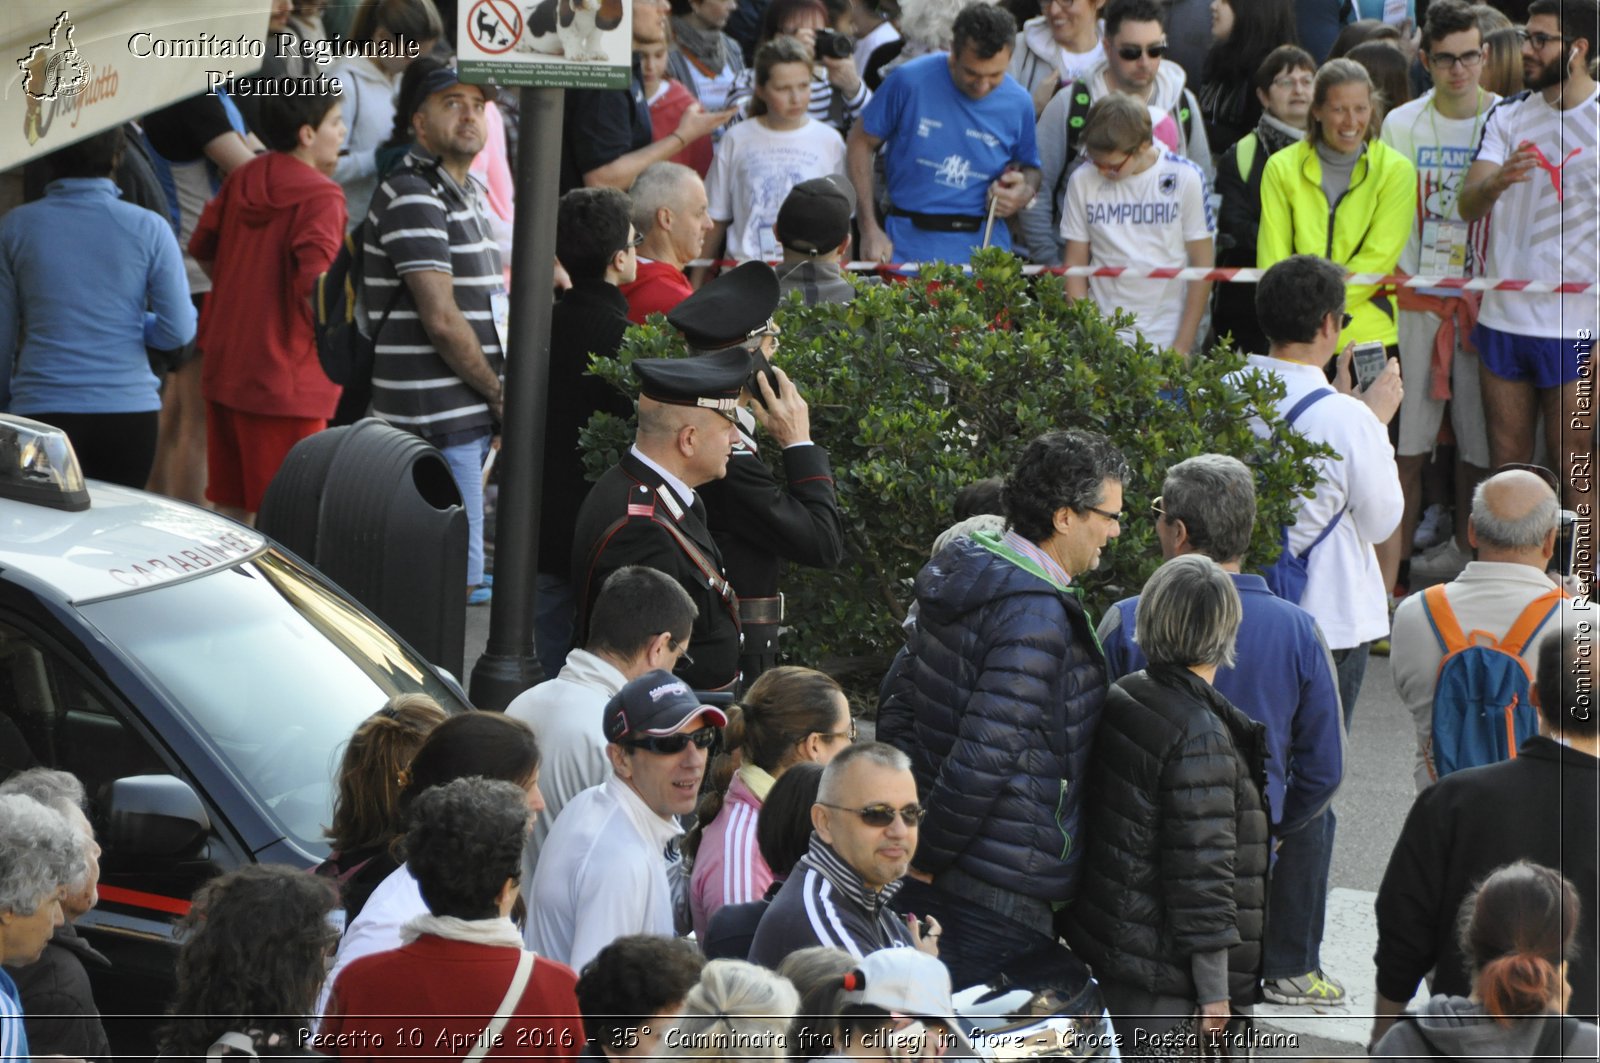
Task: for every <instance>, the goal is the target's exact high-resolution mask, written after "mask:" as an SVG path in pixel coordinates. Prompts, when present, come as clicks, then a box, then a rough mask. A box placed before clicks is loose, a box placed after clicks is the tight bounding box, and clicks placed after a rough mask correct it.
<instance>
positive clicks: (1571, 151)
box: [1475, 91, 1600, 340]
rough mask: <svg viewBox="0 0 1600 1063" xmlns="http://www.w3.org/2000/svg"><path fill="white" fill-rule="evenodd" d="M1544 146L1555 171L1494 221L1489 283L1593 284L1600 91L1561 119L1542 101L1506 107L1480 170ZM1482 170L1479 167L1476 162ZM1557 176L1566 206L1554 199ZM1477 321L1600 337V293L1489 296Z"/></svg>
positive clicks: (1535, 332)
mask: <svg viewBox="0 0 1600 1063" xmlns="http://www.w3.org/2000/svg"><path fill="white" fill-rule="evenodd" d="M1525 140H1526V141H1531V142H1533V143H1534V144H1536V145H1538V147H1539V150H1540V151H1542V152H1543V153H1544V157H1545V159H1547V160H1548V161H1549V163H1550V165H1551V167H1552V169H1553V170H1554V172H1552V170H1547V169H1546V168H1544V167H1543V166H1540V167H1537V168H1535V169H1534V170H1533V173H1532V178H1533V179H1532V180H1530V181H1524V182H1521V183H1519V184H1514V185H1512V186H1511V187H1510V188H1508V189H1506V191H1505V193H1504V194H1503V195H1502V196H1501V197H1500V198H1499V199H1498V200H1497V201H1496V202H1495V205H1494V210H1493V212H1492V213H1491V214H1490V215H1489V255H1488V268H1487V270H1486V272H1487V273H1488V275H1489V276H1491V277H1502V278H1508V279H1527V280H1540V281H1560V282H1578V281H1586V282H1588V283H1590V284H1593V283H1594V282H1595V280H1596V272H1597V271H1596V268H1595V247H1596V246H1597V244H1600V202H1597V197H1600V160H1597V159H1596V158H1595V151H1596V141H1597V140H1600V91H1596V92H1595V93H1594V94H1592V95H1590V97H1589V98H1588V99H1587V100H1584V101H1583V102H1582V103H1580V104H1578V105H1577V106H1576V107H1569V108H1568V109H1567V110H1565V111H1558V110H1556V109H1555V108H1553V107H1551V106H1550V105H1549V104H1548V103H1546V102H1545V100H1544V97H1543V96H1542V95H1540V94H1539V93H1537V92H1528V93H1523V94H1521V95H1520V96H1512V97H1509V98H1507V99H1504V100H1502V101H1500V105H1499V106H1497V107H1496V108H1495V109H1494V110H1493V111H1491V112H1489V117H1488V119H1487V121H1486V122H1485V123H1484V130H1483V142H1482V144H1481V145H1480V146H1479V148H1478V155H1477V160H1481V161H1483V162H1492V163H1498V164H1504V163H1505V161H1506V159H1507V158H1509V157H1510V156H1511V153H1512V152H1514V151H1515V150H1516V149H1517V145H1518V144H1520V143H1522V142H1523V141H1525ZM1477 160H1475V161H1477ZM1558 176H1559V180H1560V188H1561V197H1560V198H1559V199H1558V198H1557V197H1556V180H1557V178H1558ZM1478 320H1479V321H1481V322H1482V323H1483V324H1485V325H1488V326H1489V327H1490V328H1495V329H1499V330H1501V331H1502V332H1512V333H1516V334H1517V335H1520V336H1546V337H1551V338H1555V339H1567V340H1571V339H1577V338H1579V336H1580V331H1579V330H1581V329H1588V330H1589V333H1588V334H1589V336H1590V337H1593V335H1594V333H1595V330H1596V329H1597V328H1600V291H1596V290H1593V289H1591V290H1589V291H1587V292H1580V293H1577V294H1574V295H1529V294H1527V293H1524V292H1494V291H1490V292H1484V293H1483V309H1482V310H1481V311H1480V312H1479V314H1478Z"/></svg>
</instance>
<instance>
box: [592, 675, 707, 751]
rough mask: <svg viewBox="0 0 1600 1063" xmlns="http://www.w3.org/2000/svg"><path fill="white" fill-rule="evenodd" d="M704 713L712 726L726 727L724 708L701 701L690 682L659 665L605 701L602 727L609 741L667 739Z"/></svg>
mask: <svg viewBox="0 0 1600 1063" xmlns="http://www.w3.org/2000/svg"><path fill="white" fill-rule="evenodd" d="M702 716H703V717H705V719H706V723H707V724H709V725H711V726H714V727H725V726H727V723H728V717H727V716H726V715H724V714H723V712H722V710H721V709H719V708H717V707H716V706H715V705H705V704H702V703H701V701H700V699H699V698H698V697H696V696H695V692H694V691H693V690H690V689H689V684H687V683H685V682H684V681H683V680H681V679H679V678H678V677H677V676H675V675H673V674H672V673H671V672H668V671H664V670H662V669H660V668H657V669H656V670H654V671H652V672H646V673H645V674H644V675H642V676H640V677H639V678H638V679H635V680H633V681H632V682H631V683H628V684H626V685H624V686H623V688H622V689H621V690H619V691H617V692H616V694H614V695H613V696H612V698H611V700H610V701H608V702H606V708H605V713H604V714H603V715H602V717H601V727H602V729H603V730H604V731H605V736H606V741H608V742H622V741H626V740H628V739H630V738H664V737H666V736H667V735H673V734H677V733H678V732H679V731H681V730H683V729H684V728H685V727H688V726H689V725H690V724H692V723H693V722H694V721H696V720H698V719H700V718H701V717H702Z"/></svg>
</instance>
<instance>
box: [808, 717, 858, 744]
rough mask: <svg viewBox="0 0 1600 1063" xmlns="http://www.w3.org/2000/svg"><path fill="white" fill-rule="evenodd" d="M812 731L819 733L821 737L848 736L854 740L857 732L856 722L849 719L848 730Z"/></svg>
mask: <svg viewBox="0 0 1600 1063" xmlns="http://www.w3.org/2000/svg"><path fill="white" fill-rule="evenodd" d="M812 733H813V734H819V735H821V736H822V737H823V738H848V739H850V741H852V742H854V741H855V740H856V734H857V731H856V722H855V721H854V720H851V721H850V730H848V731H814V732H812Z"/></svg>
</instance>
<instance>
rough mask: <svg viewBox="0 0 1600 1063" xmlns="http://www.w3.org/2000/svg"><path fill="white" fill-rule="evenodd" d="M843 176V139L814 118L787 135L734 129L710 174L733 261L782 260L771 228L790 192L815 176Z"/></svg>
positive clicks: (761, 128)
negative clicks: (754, 259) (725, 226)
mask: <svg viewBox="0 0 1600 1063" xmlns="http://www.w3.org/2000/svg"><path fill="white" fill-rule="evenodd" d="M844 172H845V166H844V138H843V137H841V136H840V135H839V131H838V130H836V129H834V128H833V127H832V126H830V125H827V124H825V123H823V122H819V121H817V120H816V119H815V118H808V119H806V124H805V125H803V126H801V127H800V128H799V129H793V130H786V131H782V132H780V131H777V130H773V129H768V128H767V127H766V126H765V125H763V124H762V123H761V121H760V120H759V119H752V120H750V121H748V122H740V123H739V124H738V125H736V126H734V127H732V128H731V129H729V130H728V132H727V135H726V136H724V137H723V138H722V140H721V141H720V142H718V144H717V151H716V154H715V155H714V156H712V159H711V170H710V172H708V173H707V174H706V198H707V200H708V201H709V202H710V207H711V218H712V220H713V221H719V222H725V223H726V224H727V226H728V249H727V254H728V257H729V258H733V259H737V260H738V261H740V262H745V261H748V260H750V259H753V258H764V259H776V258H781V257H782V251H781V249H780V248H779V247H778V240H777V237H776V236H774V235H773V233H772V226H773V224H774V223H775V222H776V221H777V220H778V208H779V207H781V206H783V201H784V199H785V198H786V197H787V196H788V195H789V190H790V189H791V188H793V187H794V186H795V185H797V184H799V183H800V182H801V181H809V180H811V179H812V178H813V177H824V176H826V175H828V174H840V175H841V176H842V175H843V174H844Z"/></svg>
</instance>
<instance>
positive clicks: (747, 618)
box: [667, 262, 844, 687]
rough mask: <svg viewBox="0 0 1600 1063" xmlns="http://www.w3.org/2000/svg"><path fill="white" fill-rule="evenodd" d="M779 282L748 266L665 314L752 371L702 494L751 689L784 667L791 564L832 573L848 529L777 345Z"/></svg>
mask: <svg viewBox="0 0 1600 1063" xmlns="http://www.w3.org/2000/svg"><path fill="white" fill-rule="evenodd" d="M777 306H778V276H777V274H776V273H774V272H773V270H772V267H771V266H769V265H767V264H766V263H764V262H746V263H745V264H744V265H742V266H740V267H739V268H737V269H735V270H733V271H732V272H730V273H726V274H724V275H723V276H721V277H719V278H717V279H716V280H714V281H712V282H711V283H710V284H707V285H706V286H705V287H704V288H702V289H700V290H699V291H698V292H696V293H695V294H694V295H691V296H690V297H689V298H687V299H685V300H684V301H683V302H681V303H679V304H678V305H677V306H676V307H674V308H673V310H672V312H671V313H669V314H668V315H667V321H668V322H669V323H671V324H672V326H673V327H674V328H676V329H678V330H679V331H680V332H682V333H683V335H684V339H686V340H687V341H688V343H689V346H690V347H691V348H692V349H694V350H695V351H697V352H701V353H702V354H703V353H704V352H711V351H728V350H734V351H745V352H749V353H750V354H751V355H753V356H754V358H755V362H754V369H755V372H754V373H752V375H751V377H750V379H749V382H748V383H746V385H745V393H746V397H747V399H748V400H749V401H748V402H747V403H744V404H741V405H740V407H739V408H738V411H737V415H738V417H739V441H738V443H736V444H735V445H734V448H733V456H732V458H730V459H729V461H728V474H727V475H726V476H725V477H723V478H722V479H720V480H718V481H716V482H715V483H712V484H707V485H706V487H705V489H704V490H703V491H702V492H701V495H702V497H704V498H705V502H706V511H707V513H708V514H709V524H710V527H711V535H712V537H713V538H714V539H715V540H716V542H717V546H718V547H720V548H721V550H722V558H723V563H724V567H725V569H726V571H727V574H728V580H729V582H731V583H732V584H733V588H734V590H735V591H736V592H738V595H739V612H740V620H741V622H742V624H743V629H744V653H743V656H742V657H741V659H740V666H741V668H742V670H743V673H744V685H745V686H746V687H748V686H749V685H750V684H751V683H752V682H754V681H755V679H756V677H757V676H759V675H760V674H761V673H762V672H764V671H766V670H767V669H769V668H772V667H773V666H775V665H776V664H777V663H778V632H779V629H780V626H781V625H782V623H783V596H782V595H780V594H779V593H778V577H779V574H780V571H781V569H782V566H783V562H784V561H793V562H795V563H796V564H801V565H810V566H812V567H814V568H833V567H835V566H836V565H838V564H839V562H840V561H841V560H843V558H844V526H843V521H842V520H841V518H840V516H839V502H838V499H837V498H836V497H835V495H834V490H833V470H832V467H831V466H830V465H829V462H828V452H827V450H825V449H824V448H823V447H820V446H818V445H816V444H815V443H813V442H812V440H811V415H810V411H809V410H808V409H807V407H806V400H805V399H804V398H802V397H801V395H800V392H799V391H797V390H796V389H795V386H794V384H793V383H792V382H791V381H790V380H789V377H788V375H787V374H786V373H784V371H783V370H782V369H779V368H777V367H776V366H774V365H772V355H773V353H774V352H775V351H776V350H777V347H778V326H777V325H776V324H774V323H773V321H772V312H773V311H774V310H775V309H776V308H777ZM757 424H760V425H761V427H762V428H764V429H765V430H766V431H767V433H768V434H769V435H770V436H772V438H773V440H774V441H775V442H776V443H777V444H778V446H779V447H781V448H782V451H783V472H784V482H783V483H779V482H778V480H777V478H776V477H774V476H773V474H772V469H771V467H769V466H768V465H767V462H766V459H764V458H763V457H762V456H761V453H760V449H759V447H758V445H757V443H756V441H755V428H756V425H757Z"/></svg>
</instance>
